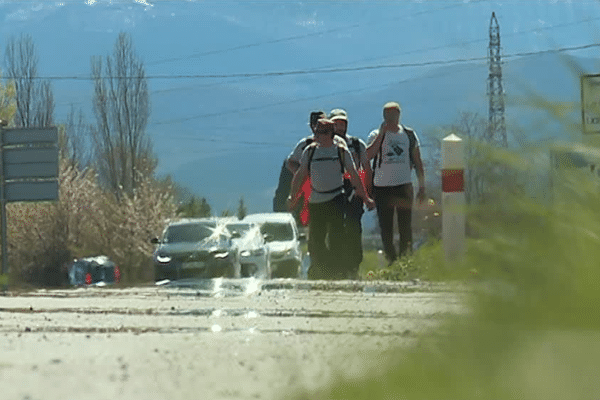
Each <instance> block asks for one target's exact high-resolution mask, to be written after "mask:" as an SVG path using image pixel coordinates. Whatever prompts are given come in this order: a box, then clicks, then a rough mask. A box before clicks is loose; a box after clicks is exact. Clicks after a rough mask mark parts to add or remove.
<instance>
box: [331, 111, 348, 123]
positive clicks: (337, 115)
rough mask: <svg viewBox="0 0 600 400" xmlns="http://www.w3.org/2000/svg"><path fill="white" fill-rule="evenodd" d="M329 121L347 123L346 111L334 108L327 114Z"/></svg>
mask: <svg viewBox="0 0 600 400" xmlns="http://www.w3.org/2000/svg"><path fill="white" fill-rule="evenodd" d="M329 119H330V120H332V121H335V120H336V119H341V120H344V121H348V114H347V113H346V110H343V109H341V108H335V109H333V110H331V112H330V113H329Z"/></svg>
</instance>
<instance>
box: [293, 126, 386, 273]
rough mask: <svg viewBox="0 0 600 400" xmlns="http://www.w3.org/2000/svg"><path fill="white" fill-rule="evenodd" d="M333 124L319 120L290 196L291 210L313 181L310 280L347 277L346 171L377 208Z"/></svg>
mask: <svg viewBox="0 0 600 400" xmlns="http://www.w3.org/2000/svg"><path fill="white" fill-rule="evenodd" d="M333 125H334V124H333V122H331V121H329V120H327V119H319V120H318V122H317V125H316V127H315V136H314V141H313V142H312V143H311V144H310V145H308V146H307V147H306V148H305V149H304V151H303V152H302V157H301V159H300V166H299V168H298V170H297V171H296V173H295V174H294V177H293V179H292V186H291V190H290V195H289V197H288V208H289V209H293V208H294V206H295V205H296V203H297V201H298V192H299V190H300V186H301V185H302V183H303V182H304V181H305V180H306V178H310V181H311V189H312V191H311V194H310V198H309V210H310V215H311V217H310V221H309V224H308V251H309V253H310V255H311V266H310V268H309V270H308V277H309V279H324V278H328V279H339V278H342V277H343V257H342V255H343V251H344V247H345V244H344V236H343V233H344V209H345V204H344V203H345V197H344V193H343V189H344V178H343V175H344V172H345V171H346V172H348V173H349V174H350V181H351V182H352V185H353V186H354V189H355V190H356V194H357V195H358V196H359V197H360V198H361V199H362V200H363V201H364V202H365V204H366V205H367V207H368V208H369V209H370V210H371V209H373V208H374V207H375V202H374V201H373V200H372V199H371V198H370V197H369V196H368V195H367V193H366V190H365V188H364V187H363V184H362V182H361V180H360V177H359V175H358V172H357V171H356V168H355V166H354V161H353V160H352V155H351V154H350V151H349V150H348V148H347V147H346V145H345V143H343V141H340V140H337V141H336V140H334V132H333Z"/></svg>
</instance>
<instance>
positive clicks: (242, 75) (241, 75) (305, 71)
mask: <svg viewBox="0 0 600 400" xmlns="http://www.w3.org/2000/svg"><path fill="white" fill-rule="evenodd" d="M594 47H600V43H590V44H586V45H580V46H571V47H561V48H557V49H547V50H536V51H526V52H519V53H513V54H508V55H504V56H503V57H504V58H517V57H526V56H532V55H538V54H548V53H563V52H568V51H576V50H585V49H590V48H594ZM486 60H487V57H466V58H454V59H449V60H433V61H422V62H414V63H397V64H379V65H367V66H362V67H346V68H341V67H340V68H315V69H302V70H292V71H271V72H244V73H234V74H190V75H183V74H182V75H148V76H145V77H142V78H140V77H127V76H112V77H109V76H102V77H100V79H149V80H154V79H165V80H175V79H208V78H213V79H217V78H218V79H226V78H252V77H273V76H292V75H310V74H331V73H340V72H359V71H373V70H383V69H398V68H407V67H425V66H435V65H449V64H460V63H466V62H473V61H486ZM2 79H5V80H7V79H9V78H8V77H2ZM10 79H22V77H16V78H15V77H13V78H10ZM32 79H47V80H86V81H92V80H94V78H92V77H81V76H46V77H39V76H38V77H34V78H32Z"/></svg>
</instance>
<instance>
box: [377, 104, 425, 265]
mask: <svg viewBox="0 0 600 400" xmlns="http://www.w3.org/2000/svg"><path fill="white" fill-rule="evenodd" d="M400 115H401V109H400V105H399V104H398V103H396V102H389V103H386V104H385V105H384V106H383V123H382V124H381V126H380V127H379V129H375V130H373V131H372V132H371V133H370V134H369V138H368V140H367V142H368V146H367V156H368V157H369V159H372V160H373V166H372V169H373V197H374V198H375V203H376V204H377V217H378V219H379V227H380V229H381V241H382V243H383V251H384V252H385V256H386V258H387V261H388V263H389V264H391V263H393V262H394V261H395V260H396V259H397V258H398V256H399V257H402V256H404V255H406V254H407V253H408V252H409V250H410V247H411V245H412V205H413V196H414V194H413V185H412V170H413V168H414V169H415V171H416V174H417V180H418V182H419V189H418V191H417V199H418V201H419V202H422V201H423V200H424V199H425V172H424V170H423V162H422V160H421V151H420V149H419V138H418V137H417V134H416V133H415V131H414V130H412V129H410V128H408V127H406V126H404V125H401V124H400ZM394 212H396V219H397V223H398V231H399V233H400V246H399V252H398V253H396V249H395V247H394Z"/></svg>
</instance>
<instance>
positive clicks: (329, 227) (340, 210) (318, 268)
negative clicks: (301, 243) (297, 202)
mask: <svg viewBox="0 0 600 400" xmlns="http://www.w3.org/2000/svg"><path fill="white" fill-rule="evenodd" d="M345 201H346V200H345V198H344V195H339V196H336V197H335V198H334V199H333V200H330V201H326V202H323V203H309V205H308V207H309V211H310V222H309V224H308V252H309V253H310V261H311V265H310V268H309V270H308V278H309V279H339V278H340V277H341V275H342V272H341V270H342V254H343V249H344V203H345Z"/></svg>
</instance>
